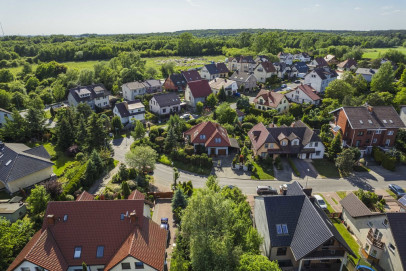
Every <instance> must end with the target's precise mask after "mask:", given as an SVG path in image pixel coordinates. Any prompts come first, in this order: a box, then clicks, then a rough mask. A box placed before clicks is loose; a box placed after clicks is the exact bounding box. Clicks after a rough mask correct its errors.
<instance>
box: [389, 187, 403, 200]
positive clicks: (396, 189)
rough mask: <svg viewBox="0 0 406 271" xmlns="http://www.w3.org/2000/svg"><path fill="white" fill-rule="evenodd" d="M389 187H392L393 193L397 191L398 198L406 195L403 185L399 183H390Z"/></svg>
mask: <svg viewBox="0 0 406 271" xmlns="http://www.w3.org/2000/svg"><path fill="white" fill-rule="evenodd" d="M389 189H390V190H391V191H392V192H393V193H395V195H396V196H397V197H398V198H400V197H403V196H404V195H406V192H405V190H403V189H402V187H400V186H399V185H397V184H390V185H389Z"/></svg>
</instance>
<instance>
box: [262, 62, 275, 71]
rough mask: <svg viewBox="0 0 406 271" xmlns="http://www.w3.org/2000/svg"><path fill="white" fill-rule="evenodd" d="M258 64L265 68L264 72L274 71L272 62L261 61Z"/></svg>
mask: <svg viewBox="0 0 406 271" xmlns="http://www.w3.org/2000/svg"><path fill="white" fill-rule="evenodd" d="M258 66H262V68H263V69H264V70H265V72H267V73H270V72H276V69H275V66H274V65H273V64H272V62H270V61H268V62H261V63H259V64H258Z"/></svg>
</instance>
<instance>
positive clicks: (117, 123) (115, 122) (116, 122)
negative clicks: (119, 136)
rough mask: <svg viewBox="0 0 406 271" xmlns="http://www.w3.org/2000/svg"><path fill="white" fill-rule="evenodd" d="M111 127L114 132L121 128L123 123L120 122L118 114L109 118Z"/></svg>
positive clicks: (118, 131)
mask: <svg viewBox="0 0 406 271" xmlns="http://www.w3.org/2000/svg"><path fill="white" fill-rule="evenodd" d="M111 127H113V130H114V132H115V133H120V132H121V129H123V124H122V123H121V119H120V117H119V116H114V117H113V118H112V119H111Z"/></svg>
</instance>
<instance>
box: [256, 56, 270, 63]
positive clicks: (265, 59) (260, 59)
mask: <svg viewBox="0 0 406 271" xmlns="http://www.w3.org/2000/svg"><path fill="white" fill-rule="evenodd" d="M262 62H269V58H268V57H267V56H264V55H258V56H257V57H256V58H255V63H257V65H258V64H259V63H262Z"/></svg>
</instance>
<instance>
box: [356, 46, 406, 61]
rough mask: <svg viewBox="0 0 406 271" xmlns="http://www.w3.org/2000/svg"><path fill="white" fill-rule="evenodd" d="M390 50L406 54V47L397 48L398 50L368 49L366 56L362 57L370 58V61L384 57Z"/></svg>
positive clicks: (365, 51) (365, 52)
mask: <svg viewBox="0 0 406 271" xmlns="http://www.w3.org/2000/svg"><path fill="white" fill-rule="evenodd" d="M390 49H396V50H398V51H400V52H402V53H404V54H406V47H397V48H371V49H366V50H364V54H363V55H362V58H370V59H375V58H379V57H382V55H383V54H385V52H387V51H388V50H390Z"/></svg>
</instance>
